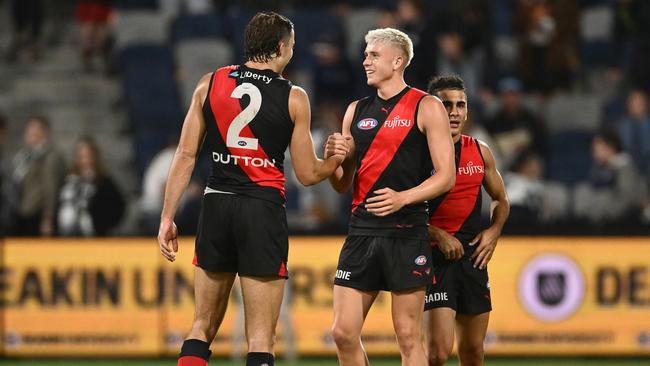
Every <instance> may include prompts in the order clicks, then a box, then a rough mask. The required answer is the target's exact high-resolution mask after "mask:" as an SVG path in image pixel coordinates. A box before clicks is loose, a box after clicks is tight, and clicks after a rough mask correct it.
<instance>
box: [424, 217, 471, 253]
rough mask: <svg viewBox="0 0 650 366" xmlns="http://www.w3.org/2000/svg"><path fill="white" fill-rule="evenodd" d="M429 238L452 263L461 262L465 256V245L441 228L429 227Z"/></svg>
mask: <svg viewBox="0 0 650 366" xmlns="http://www.w3.org/2000/svg"><path fill="white" fill-rule="evenodd" d="M428 229H429V237H430V238H431V240H433V241H435V242H436V243H437V246H438V249H440V252H441V253H442V254H443V255H444V256H445V259H447V260H450V261H455V260H459V259H461V258H462V257H463V255H464V254H465V250H464V249H463V244H461V243H460V241H459V240H458V239H457V238H456V237H455V236H453V235H450V234H449V233H448V232H446V231H444V230H442V229H441V228H439V227H437V226H434V225H429V228H428Z"/></svg>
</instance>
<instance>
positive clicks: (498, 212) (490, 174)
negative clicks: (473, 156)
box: [469, 141, 510, 269]
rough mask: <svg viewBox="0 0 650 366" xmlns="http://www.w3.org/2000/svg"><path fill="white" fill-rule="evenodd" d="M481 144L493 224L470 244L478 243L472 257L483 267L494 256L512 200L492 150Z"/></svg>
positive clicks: (486, 188) (475, 263)
mask: <svg viewBox="0 0 650 366" xmlns="http://www.w3.org/2000/svg"><path fill="white" fill-rule="evenodd" d="M479 144H480V145H479V147H480V149H481V155H483V161H484V163H485V179H484V180H483V186H484V187H485V191H486V192H487V193H488V194H489V195H490V197H491V198H492V220H491V222H492V224H491V225H490V227H488V228H487V229H485V230H483V231H481V232H480V233H479V234H478V235H477V236H476V237H475V238H474V239H472V241H471V242H470V243H469V244H470V245H476V244H477V243H478V247H477V248H476V250H475V251H474V253H473V254H472V257H471V258H470V259H471V261H472V263H473V264H474V267H478V268H480V269H483V268H485V267H486V266H487V264H488V262H489V261H490V259H491V258H492V254H494V249H495V248H496V245H497V240H498V239H499V237H500V236H501V230H502V229H503V225H505V223H506V220H507V219H508V215H509V214H510V202H509V201H508V194H507V193H506V186H505V184H503V178H501V174H500V173H499V170H497V168H496V163H495V162H494V156H493V155H492V151H490V148H489V147H488V146H487V144H485V143H484V142H482V141H479Z"/></svg>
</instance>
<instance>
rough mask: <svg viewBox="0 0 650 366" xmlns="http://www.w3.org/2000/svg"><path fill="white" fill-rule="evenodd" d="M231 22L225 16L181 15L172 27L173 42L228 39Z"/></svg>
mask: <svg viewBox="0 0 650 366" xmlns="http://www.w3.org/2000/svg"><path fill="white" fill-rule="evenodd" d="M229 27H230V20H229V19H228V18H227V17H225V16H218V15H212V14H196V15H180V16H179V17H178V18H176V20H174V22H173V23H172V27H171V41H172V42H173V43H178V42H180V41H183V40H186V39H196V38H227V36H228V29H229Z"/></svg>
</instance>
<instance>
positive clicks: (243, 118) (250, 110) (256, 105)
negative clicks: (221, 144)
mask: <svg viewBox="0 0 650 366" xmlns="http://www.w3.org/2000/svg"><path fill="white" fill-rule="evenodd" d="M244 95H248V96H249V97H250V100H251V101H250V103H248V106H247V107H246V108H245V109H244V110H243V111H241V113H239V114H238V115H237V117H235V119H233V120H232V123H230V127H228V133H227V134H226V146H228V147H237V148H240V149H249V150H257V139H256V138H252V137H243V136H241V135H240V134H241V130H243V129H244V127H246V125H248V124H249V123H251V121H252V120H253V118H255V116H256V115H257V112H259V110H260V106H261V105H262V94H261V93H260V90H259V89H258V88H257V87H256V86H255V85H253V84H251V83H242V84H241V85H239V86H238V87H236V88H235V90H233V91H232V94H230V97H231V98H237V99H241V98H242V97H243V96H244Z"/></svg>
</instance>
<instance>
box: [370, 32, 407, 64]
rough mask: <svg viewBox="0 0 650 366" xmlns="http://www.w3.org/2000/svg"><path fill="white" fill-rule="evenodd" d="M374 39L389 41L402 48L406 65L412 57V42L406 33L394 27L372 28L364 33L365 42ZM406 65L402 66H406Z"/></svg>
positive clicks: (374, 40)
mask: <svg viewBox="0 0 650 366" xmlns="http://www.w3.org/2000/svg"><path fill="white" fill-rule="evenodd" d="M376 41H380V42H386V43H391V44H393V45H395V46H397V47H398V48H399V49H400V50H402V52H403V53H404V56H406V66H408V65H409V64H410V63H411V60H412V59H413V42H412V41H411V38H409V36H408V35H407V34H406V33H404V32H402V31H401V30H398V29H395V28H379V29H373V30H371V31H369V32H368V33H367V34H366V44H370V43H372V42H376ZM406 66H404V67H405V68H406Z"/></svg>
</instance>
